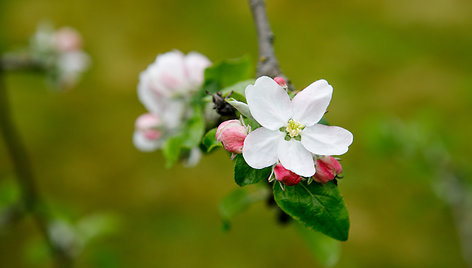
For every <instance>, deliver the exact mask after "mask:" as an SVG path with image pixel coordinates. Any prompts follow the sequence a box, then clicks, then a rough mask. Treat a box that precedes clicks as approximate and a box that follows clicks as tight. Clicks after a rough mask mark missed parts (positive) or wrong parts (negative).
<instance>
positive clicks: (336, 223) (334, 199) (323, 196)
mask: <svg viewBox="0 0 472 268" xmlns="http://www.w3.org/2000/svg"><path fill="white" fill-rule="evenodd" d="M274 198H275V201H276V202H277V204H278V205H279V207H280V208H281V209H282V210H283V211H285V213H287V214H289V215H290V216H292V218H294V219H295V220H298V221H300V222H302V223H304V224H305V225H306V226H307V227H310V228H313V229H314V230H316V231H320V232H322V233H324V234H325V235H327V236H330V237H332V238H335V239H337V240H341V241H346V240H347V238H348V236H349V215H348V212H347V209H346V206H345V204H344V201H343V198H342V196H341V195H340V193H339V189H338V187H337V186H336V185H335V184H334V183H333V182H332V181H330V182H328V183H326V184H325V185H321V184H319V183H317V182H313V183H311V184H310V185H306V184H305V183H304V182H301V183H299V184H297V185H294V186H286V187H285V191H283V190H282V189H281V188H280V186H279V185H278V184H277V183H274Z"/></svg>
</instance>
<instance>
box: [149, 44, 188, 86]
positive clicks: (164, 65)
mask: <svg viewBox="0 0 472 268" xmlns="http://www.w3.org/2000/svg"><path fill="white" fill-rule="evenodd" d="M149 71H150V73H151V74H150V75H151V80H152V82H153V83H154V84H155V85H156V87H158V88H159V89H161V90H162V91H166V92H168V93H169V94H176V93H182V92H185V91H186V90H188V87H189V79H188V77H187V73H186V68H185V60H184V54H182V52H180V51H178V50H174V51H171V52H167V53H164V54H161V55H158V56H157V58H156V61H155V63H154V65H151V66H150V68H149Z"/></svg>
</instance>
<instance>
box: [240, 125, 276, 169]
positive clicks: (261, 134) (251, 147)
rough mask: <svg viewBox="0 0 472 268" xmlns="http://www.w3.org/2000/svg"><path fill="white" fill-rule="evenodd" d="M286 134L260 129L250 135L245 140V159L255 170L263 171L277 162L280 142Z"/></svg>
mask: <svg viewBox="0 0 472 268" xmlns="http://www.w3.org/2000/svg"><path fill="white" fill-rule="evenodd" d="M283 137H284V134H283V133H282V132H280V131H277V130H276V131H273V130H269V129H266V128H263V127H260V128H258V129H256V130H254V131H253V132H251V133H249V134H248V135H247V137H246V139H245V140H244V147H243V157H244V160H245V161H246V163H247V164H248V165H249V166H251V167H252V168H255V169H261V168H265V167H268V166H270V165H273V164H275V163H276V162H277V152H278V149H279V143H280V140H281V139H283Z"/></svg>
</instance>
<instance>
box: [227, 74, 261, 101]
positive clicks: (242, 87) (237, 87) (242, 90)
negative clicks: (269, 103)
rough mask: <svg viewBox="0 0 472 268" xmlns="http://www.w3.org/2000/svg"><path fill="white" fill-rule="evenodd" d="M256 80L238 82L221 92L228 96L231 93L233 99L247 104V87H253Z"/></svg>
mask: <svg viewBox="0 0 472 268" xmlns="http://www.w3.org/2000/svg"><path fill="white" fill-rule="evenodd" d="M254 82H255V80H254V79H248V80H244V81H241V82H238V83H236V84H233V85H231V86H229V87H225V88H223V89H221V90H220V92H221V93H222V94H223V95H224V96H226V95H228V94H230V93H232V94H231V97H232V98H234V99H236V100H238V101H242V102H246V97H245V96H246V87H247V86H248V85H251V84H254Z"/></svg>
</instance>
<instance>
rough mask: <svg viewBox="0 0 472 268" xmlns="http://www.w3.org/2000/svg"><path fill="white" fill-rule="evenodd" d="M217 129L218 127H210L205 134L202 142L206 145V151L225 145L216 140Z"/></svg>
mask: <svg viewBox="0 0 472 268" xmlns="http://www.w3.org/2000/svg"><path fill="white" fill-rule="evenodd" d="M216 130H217V128H213V129H210V130H209V131H208V132H207V133H206V134H205V136H203V139H202V144H203V146H205V151H206V152H207V153H209V152H211V151H213V150H214V149H215V148H218V147H222V146H223V145H222V144H221V142H219V141H217V140H216Z"/></svg>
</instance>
